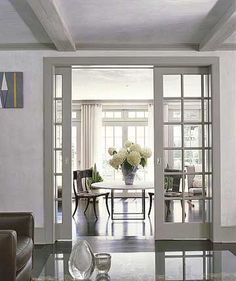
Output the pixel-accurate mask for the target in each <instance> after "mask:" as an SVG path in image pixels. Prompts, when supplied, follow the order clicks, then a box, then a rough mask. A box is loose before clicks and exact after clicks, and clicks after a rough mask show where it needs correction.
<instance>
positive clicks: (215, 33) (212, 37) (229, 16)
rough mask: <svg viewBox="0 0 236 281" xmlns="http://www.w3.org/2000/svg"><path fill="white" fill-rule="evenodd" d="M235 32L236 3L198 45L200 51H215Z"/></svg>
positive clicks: (235, 2)
mask: <svg viewBox="0 0 236 281" xmlns="http://www.w3.org/2000/svg"><path fill="white" fill-rule="evenodd" d="M234 31H236V1H234V2H233V3H232V5H231V6H230V7H229V9H228V10H227V11H226V12H225V13H224V15H223V16H222V17H221V18H220V19H219V21H218V22H217V23H216V24H215V26H214V27H213V28H212V29H211V30H210V31H209V33H208V34H207V35H206V36H205V38H203V40H202V41H201V42H200V44H199V50H200V51H215V50H217V49H218V47H220V46H221V45H222V44H223V43H224V41H225V40H226V39H227V38H228V37H229V36H230V35H231V34H233V33H234Z"/></svg>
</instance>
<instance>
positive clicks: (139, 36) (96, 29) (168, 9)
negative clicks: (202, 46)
mask: <svg viewBox="0 0 236 281" xmlns="http://www.w3.org/2000/svg"><path fill="white" fill-rule="evenodd" d="M216 2H217V0H204V1H203V0H195V1H194V0H192V1H191V0H184V1H178V0H158V1H157V0H148V1H147V0H129V1H127V0H117V1H110V0H100V1H96V0H92V1H83V0H67V1H65V0H57V3H58V7H59V9H60V11H61V14H62V16H63V18H64V19H65V20H66V22H67V24H68V27H69V29H70V31H71V34H72V37H73V38H74V40H75V42H78V43H80V42H81V44H86V43H93V44H121V43H125V44H127V43H131V44H144V43H147V42H148V43H149V44H173V43H199V41H200V40H201V39H202V37H203V35H204V27H202V26H201V24H202V22H203V21H204V19H205V18H206V16H207V14H208V12H209V11H210V10H211V9H212V8H213V6H214V4H215V3H216ZM71 7H73V9H71Z"/></svg>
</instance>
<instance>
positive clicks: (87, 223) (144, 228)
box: [72, 198, 154, 239]
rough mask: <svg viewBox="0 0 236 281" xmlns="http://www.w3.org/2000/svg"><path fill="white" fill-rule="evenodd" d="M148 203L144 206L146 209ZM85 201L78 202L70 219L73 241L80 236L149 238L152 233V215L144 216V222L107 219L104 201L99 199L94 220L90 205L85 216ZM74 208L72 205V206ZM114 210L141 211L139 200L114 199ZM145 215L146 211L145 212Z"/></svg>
mask: <svg viewBox="0 0 236 281" xmlns="http://www.w3.org/2000/svg"><path fill="white" fill-rule="evenodd" d="M148 203H149V202H148V201H147V200H146V204H147V207H148ZM85 205H86V204H85V201H82V200H81V201H80V205H79V207H78V210H77V212H76V214H75V216H74V218H73V219H72V230H73V239H76V237H81V236H113V237H124V236H136V237H137V236H138V237H139V236H142V237H151V236H153V233H154V229H153V226H154V215H153V212H152V213H151V215H150V217H148V216H147V215H146V219H145V220H129V221H128V220H111V217H109V215H108V213H107V210H106V206H105V200H103V199H102V198H100V199H99V202H97V203H96V208H97V214H98V219H96V218H95V216H94V212H93V205H92V203H90V204H89V207H88V210H87V212H86V215H84V213H83V211H84V209H85ZM73 208H74V205H73ZM115 210H116V211H118V212H127V211H129V212H138V211H141V199H133V198H128V199H120V198H119V199H116V202H115ZM146 213H147V210H146Z"/></svg>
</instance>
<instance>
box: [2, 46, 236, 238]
mask: <svg viewBox="0 0 236 281" xmlns="http://www.w3.org/2000/svg"><path fill="white" fill-rule="evenodd" d="M125 55H127V56H220V90H221V124H220V125H221V160H222V161H221V188H222V193H221V199H222V200H221V221H222V225H224V226H232V225H236V208H235V202H236V200H235V199H236V187H235V174H236V161H235V159H234V158H235V156H234V155H236V52H212V53H209V52H207V53H198V52H148V51H146V52H142V51H136V52H133V51H127V52H125V51H120V52H118V51H117V52H115V51H114V52H112V51H97V52H96V51H81V52H76V53H58V52H56V51H10V52H7V51H2V52H0V71H23V73H24V108H23V109H15V110H11V109H3V110H0V128H1V134H0V211H33V213H34V214H35V218H36V226H43V223H44V219H43V217H44V212H43V57H44V56H48V57H51V56H53V57H55V56H68V57H69V56H125ZM235 237H236V236H235ZM235 241H236V238H235Z"/></svg>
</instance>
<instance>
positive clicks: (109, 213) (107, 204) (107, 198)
mask: <svg viewBox="0 0 236 281" xmlns="http://www.w3.org/2000/svg"><path fill="white" fill-rule="evenodd" d="M106 207H107V212H108V215H109V217H110V211H109V208H108V194H107V195H106Z"/></svg>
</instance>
